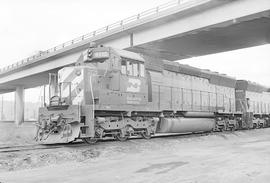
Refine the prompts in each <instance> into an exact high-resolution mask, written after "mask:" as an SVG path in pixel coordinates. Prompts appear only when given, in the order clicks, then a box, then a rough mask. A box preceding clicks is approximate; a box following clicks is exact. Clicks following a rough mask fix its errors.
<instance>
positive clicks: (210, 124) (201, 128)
mask: <svg viewBox="0 0 270 183" xmlns="http://www.w3.org/2000/svg"><path fill="white" fill-rule="evenodd" d="M214 127H215V119H213V118H162V119H161V120H160V123H159V125H158V128H157V133H189V132H208V131H212V130H213V129H214Z"/></svg>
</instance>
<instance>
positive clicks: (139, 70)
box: [121, 58, 145, 77]
mask: <svg viewBox="0 0 270 183" xmlns="http://www.w3.org/2000/svg"><path fill="white" fill-rule="evenodd" d="M121 73H122V74H126V75H129V76H135V77H139V76H140V77H144V75H145V74H144V73H145V68H144V64H143V63H140V62H139V61H136V60H129V59H126V58H122V60H121Z"/></svg>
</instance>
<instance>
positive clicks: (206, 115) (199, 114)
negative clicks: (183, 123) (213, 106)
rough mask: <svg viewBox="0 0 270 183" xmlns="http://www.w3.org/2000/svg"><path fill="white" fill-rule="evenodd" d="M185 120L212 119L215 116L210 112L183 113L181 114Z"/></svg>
mask: <svg viewBox="0 0 270 183" xmlns="http://www.w3.org/2000/svg"><path fill="white" fill-rule="evenodd" d="M182 115H183V116H184V117H186V118H214V117H215V114H214V113H212V112H184V113H183V114H182Z"/></svg>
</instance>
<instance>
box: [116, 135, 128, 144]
mask: <svg viewBox="0 0 270 183" xmlns="http://www.w3.org/2000/svg"><path fill="white" fill-rule="evenodd" d="M115 138H116V139H117V140H119V141H121V142H123V141H126V140H127V139H128V137H127V136H124V137H122V136H121V134H117V135H115Z"/></svg>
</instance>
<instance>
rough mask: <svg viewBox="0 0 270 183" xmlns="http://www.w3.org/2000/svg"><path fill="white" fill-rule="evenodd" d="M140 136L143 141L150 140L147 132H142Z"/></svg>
mask: <svg viewBox="0 0 270 183" xmlns="http://www.w3.org/2000/svg"><path fill="white" fill-rule="evenodd" d="M141 135H142V137H143V138H144V139H150V138H151V134H148V133H147V132H142V133H141Z"/></svg>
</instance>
